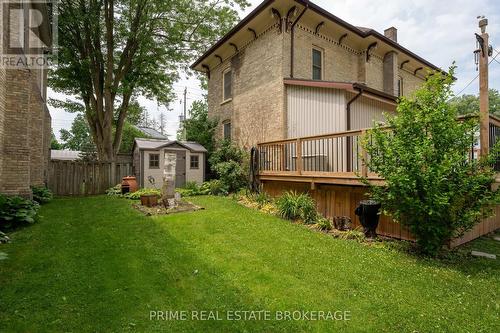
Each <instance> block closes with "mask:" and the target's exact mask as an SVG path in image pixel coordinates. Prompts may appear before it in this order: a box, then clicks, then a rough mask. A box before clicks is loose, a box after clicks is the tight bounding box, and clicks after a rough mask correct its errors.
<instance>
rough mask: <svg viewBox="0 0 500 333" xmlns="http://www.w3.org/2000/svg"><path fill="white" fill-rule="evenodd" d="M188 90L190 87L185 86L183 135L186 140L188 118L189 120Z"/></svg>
mask: <svg viewBox="0 0 500 333" xmlns="http://www.w3.org/2000/svg"><path fill="white" fill-rule="evenodd" d="M187 92H188V88H187V87H186V88H184V123H183V124H182V127H183V137H184V140H187V131H186V120H187Z"/></svg>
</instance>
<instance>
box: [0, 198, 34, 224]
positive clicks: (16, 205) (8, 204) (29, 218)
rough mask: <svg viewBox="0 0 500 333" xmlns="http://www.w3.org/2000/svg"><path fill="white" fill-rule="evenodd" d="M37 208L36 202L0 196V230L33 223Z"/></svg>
mask: <svg viewBox="0 0 500 333" xmlns="http://www.w3.org/2000/svg"><path fill="white" fill-rule="evenodd" d="M39 208H40V205H39V204H38V202H36V201H32V200H28V199H24V198H21V197H8V196H5V195H1V194H0V228H14V227H17V226H21V225H23V224H31V223H35V221H36V216H37V213H38V209H39Z"/></svg>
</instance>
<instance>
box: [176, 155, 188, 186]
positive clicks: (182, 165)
mask: <svg viewBox="0 0 500 333" xmlns="http://www.w3.org/2000/svg"><path fill="white" fill-rule="evenodd" d="M184 185H186V151H185V150H184V151H177V161H176V164H175V187H176V188H180V187H183V186H184Z"/></svg>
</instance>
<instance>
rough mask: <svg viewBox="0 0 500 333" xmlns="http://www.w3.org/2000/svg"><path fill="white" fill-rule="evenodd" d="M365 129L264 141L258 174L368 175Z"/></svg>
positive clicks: (261, 145) (259, 147)
mask: <svg viewBox="0 0 500 333" xmlns="http://www.w3.org/2000/svg"><path fill="white" fill-rule="evenodd" d="M364 134H365V130H354V131H347V132H339V133H334V134H327V135H317V136H310V137H302V138H297V139H288V140H279V141H272V142H266V143H262V144H259V145H258V150H259V171H260V173H261V174H268V175H271V174H282V175H315V176H316V175H328V176H355V174H361V175H364V176H367V175H368V169H367V168H366V165H364V163H363V157H364V156H366V153H365V151H364V150H363V148H362V147H361V137H362V136H363V135H364Z"/></svg>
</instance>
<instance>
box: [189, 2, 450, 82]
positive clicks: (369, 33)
mask: <svg viewBox="0 0 500 333" xmlns="http://www.w3.org/2000/svg"><path fill="white" fill-rule="evenodd" d="M274 1H275V0H266V1H264V2H263V3H261V4H260V5H259V6H258V7H257V8H255V9H254V10H253V11H252V12H251V13H250V14H249V15H247V16H246V17H245V18H244V19H243V20H242V21H240V23H238V24H237V25H236V26H235V27H234V28H233V29H231V30H230V31H229V32H228V33H227V34H226V35H224V37H222V38H221V39H220V40H219V41H218V42H217V43H216V44H214V45H213V46H212V47H210V49H208V50H207V51H206V52H205V53H204V54H203V55H202V56H201V57H200V58H198V60H196V61H195V62H194V63H193V64H192V65H191V66H190V67H191V69H193V70H197V69H196V68H195V67H197V66H198V65H200V64H201V63H202V62H203V61H204V60H205V59H206V58H207V57H208V56H210V54H212V53H213V52H215V50H217V49H218V48H219V47H220V46H222V45H223V44H224V43H226V42H227V41H228V40H229V39H231V38H232V37H233V36H234V34H236V33H237V32H238V31H239V30H240V29H241V28H242V27H243V26H245V25H246V24H247V23H249V22H250V21H251V20H253V18H254V17H255V16H257V15H258V14H260V13H261V12H262V11H263V10H264V9H266V8H267V7H268V6H269V5H270V4H272V3H273V2H274ZM294 1H295V2H296V3H299V4H301V5H303V6H306V5H307V6H308V8H309V10H312V11H314V12H316V13H317V14H319V15H321V16H323V17H325V18H327V19H329V20H331V21H333V22H335V23H336V24H338V25H340V26H342V27H344V28H345V29H347V30H349V31H351V32H353V33H355V34H356V35H358V36H360V37H362V38H367V37H370V36H373V37H375V38H377V39H379V40H381V41H382V42H384V43H386V44H388V45H389V46H391V47H393V48H394V49H396V50H398V51H400V52H403V53H406V54H407V55H408V56H410V57H412V58H414V59H415V60H417V61H419V62H421V63H422V64H424V65H425V66H427V67H429V68H430V69H432V70H435V71H438V72H441V73H445V71H444V70H442V69H441V68H439V67H438V66H436V65H434V64H432V63H430V62H429V61H427V60H425V59H424V58H422V57H420V56H419V55H417V54H415V53H413V52H412V51H410V50H408V49H407V48H405V47H403V46H401V45H400V44H398V43H397V42H395V41H393V40H392V39H390V38H387V37H386V36H384V35H383V34H381V33H380V32H378V31H376V30H373V29H369V30H367V31H363V30H361V29H359V28H357V27H356V26H354V25H352V24H350V23H348V22H346V21H344V20H342V19H341V18H339V17H337V16H335V15H333V14H331V13H330V12H328V11H327V10H325V9H323V8H321V7H320V6H318V5H316V4H314V3H312V2H310V1H308V0H294ZM198 71H199V70H198ZM202 72H203V71H202Z"/></svg>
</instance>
